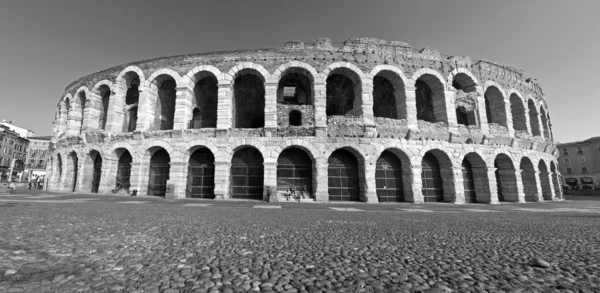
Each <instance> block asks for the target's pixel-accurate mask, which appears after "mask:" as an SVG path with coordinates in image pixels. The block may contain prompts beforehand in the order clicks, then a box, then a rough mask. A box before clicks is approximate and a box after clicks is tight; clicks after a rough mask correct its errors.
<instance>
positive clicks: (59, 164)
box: [55, 154, 63, 186]
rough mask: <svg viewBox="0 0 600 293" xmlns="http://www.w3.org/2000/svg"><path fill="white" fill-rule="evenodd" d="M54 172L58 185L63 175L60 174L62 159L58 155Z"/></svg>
mask: <svg viewBox="0 0 600 293" xmlns="http://www.w3.org/2000/svg"><path fill="white" fill-rule="evenodd" d="M55 170H56V171H57V172H58V178H57V180H58V183H60V182H61V179H62V175H63V174H62V173H63V172H62V157H61V155H60V154H56V169H55ZM58 183H57V186H60V185H59V184H58Z"/></svg>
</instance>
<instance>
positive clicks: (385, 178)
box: [375, 151, 405, 202]
mask: <svg viewBox="0 0 600 293" xmlns="http://www.w3.org/2000/svg"><path fill="white" fill-rule="evenodd" d="M375 190H376V192H377V198H378V199H379V202H404V201H405V198H404V184H402V162H401V161H400V159H399V158H398V157H397V156H396V155H394V154H393V153H392V152H390V151H384V152H383V153H381V156H379V158H378V159H377V165H376V167H375Z"/></svg>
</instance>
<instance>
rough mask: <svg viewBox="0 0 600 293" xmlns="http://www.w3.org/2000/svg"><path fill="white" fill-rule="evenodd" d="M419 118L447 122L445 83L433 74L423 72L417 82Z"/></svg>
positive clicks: (416, 93) (416, 92)
mask: <svg viewBox="0 0 600 293" xmlns="http://www.w3.org/2000/svg"><path fill="white" fill-rule="evenodd" d="M415 87H416V90H415V95H416V101H417V120H423V121H427V122H432V123H434V122H441V121H444V122H447V120H448V119H447V117H448V116H447V114H446V100H445V97H444V85H443V84H442V82H441V81H440V80H439V79H438V78H437V77H435V76H434V75H431V74H423V75H421V77H419V79H417V82H416V83H415Z"/></svg>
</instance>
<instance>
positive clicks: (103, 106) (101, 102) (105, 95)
mask: <svg viewBox="0 0 600 293" xmlns="http://www.w3.org/2000/svg"><path fill="white" fill-rule="evenodd" d="M106 82H107V81H106V80H104V81H101V82H98V83H97V84H96V86H94V90H93V91H94V94H95V95H94V96H96V97H98V100H97V101H95V102H94V104H95V105H96V106H95V107H96V108H97V109H98V110H99V112H100V115H98V128H99V129H103V130H104V129H106V122H107V118H108V106H109V105H110V96H111V94H112V88H111V86H112V84H109V83H108V84H107V83H106Z"/></svg>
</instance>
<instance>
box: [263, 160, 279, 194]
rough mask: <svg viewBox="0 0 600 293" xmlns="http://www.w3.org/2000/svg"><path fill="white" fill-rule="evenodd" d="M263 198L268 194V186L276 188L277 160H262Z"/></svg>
mask: <svg viewBox="0 0 600 293" xmlns="http://www.w3.org/2000/svg"><path fill="white" fill-rule="evenodd" d="M263 166H264V183H263V185H264V188H263V198H265V197H266V196H267V194H268V192H269V191H268V188H267V187H268V186H273V187H275V188H277V162H264V163H263Z"/></svg>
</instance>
